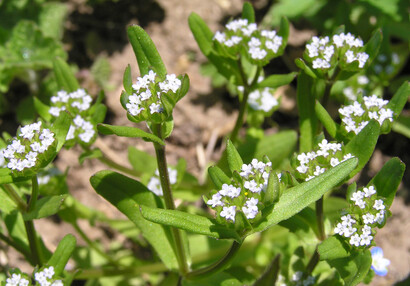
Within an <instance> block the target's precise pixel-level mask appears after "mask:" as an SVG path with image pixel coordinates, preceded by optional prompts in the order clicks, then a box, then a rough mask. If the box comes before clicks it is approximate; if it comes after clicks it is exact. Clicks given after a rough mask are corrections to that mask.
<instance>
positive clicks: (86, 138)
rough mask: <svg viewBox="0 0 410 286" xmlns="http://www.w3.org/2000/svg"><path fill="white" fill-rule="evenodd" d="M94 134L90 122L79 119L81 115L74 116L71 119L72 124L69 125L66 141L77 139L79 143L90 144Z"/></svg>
mask: <svg viewBox="0 0 410 286" xmlns="http://www.w3.org/2000/svg"><path fill="white" fill-rule="evenodd" d="M95 134H96V132H95V126H94V125H93V124H92V123H91V122H90V121H87V120H85V119H84V118H83V117H81V115H76V117H75V118H74V119H73V124H71V125H70V129H69V130H68V133H67V137H66V140H71V139H75V138H76V137H78V138H80V140H81V141H83V142H85V143H90V141H91V139H92V138H93V137H94V135H95Z"/></svg>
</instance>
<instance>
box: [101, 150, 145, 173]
mask: <svg viewBox="0 0 410 286" xmlns="http://www.w3.org/2000/svg"><path fill="white" fill-rule="evenodd" d="M98 160H99V161H100V162H101V163H104V164H105V165H107V166H108V167H110V168H113V169H116V170H118V171H120V172H122V173H124V174H126V175H130V176H133V177H138V176H139V175H140V174H138V173H137V172H136V171H135V170H133V169H131V168H127V167H125V166H123V165H120V164H118V163H116V162H114V161H113V160H111V159H110V158H108V157H107V156H106V155H105V154H104V153H103V157H101V158H98Z"/></svg>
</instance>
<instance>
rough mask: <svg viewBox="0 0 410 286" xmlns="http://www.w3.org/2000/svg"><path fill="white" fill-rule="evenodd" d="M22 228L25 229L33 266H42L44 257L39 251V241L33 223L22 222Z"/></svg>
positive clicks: (30, 221) (28, 221) (29, 221)
mask: <svg viewBox="0 0 410 286" xmlns="http://www.w3.org/2000/svg"><path fill="white" fill-rule="evenodd" d="M24 227H25V228H26V232H27V239H28V243H29V245H30V252H31V257H32V259H33V263H34V265H38V266H39V267H41V266H43V263H44V257H43V255H42V252H41V251H40V249H41V246H40V241H39V239H38V237H37V234H36V229H35V228H34V223H33V221H32V220H26V221H24Z"/></svg>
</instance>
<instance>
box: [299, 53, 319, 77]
mask: <svg viewBox="0 0 410 286" xmlns="http://www.w3.org/2000/svg"><path fill="white" fill-rule="evenodd" d="M295 64H296V66H297V67H298V68H300V69H301V70H302V71H304V72H305V73H306V74H307V75H308V76H310V77H312V78H317V75H316V73H315V72H314V71H313V70H312V69H311V68H310V67H308V66H307V65H306V63H305V62H304V61H303V60H302V59H300V58H299V59H296V60H295Z"/></svg>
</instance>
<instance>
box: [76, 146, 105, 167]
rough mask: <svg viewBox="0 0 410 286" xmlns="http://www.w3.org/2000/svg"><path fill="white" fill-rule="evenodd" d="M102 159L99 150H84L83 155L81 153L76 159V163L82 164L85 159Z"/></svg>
mask: <svg viewBox="0 0 410 286" xmlns="http://www.w3.org/2000/svg"><path fill="white" fill-rule="evenodd" d="M101 157H103V153H102V152H101V150H100V149H99V148H94V149H91V150H86V151H84V152H83V153H81V155H80V157H78V161H79V162H80V164H83V163H84V161H85V160H87V159H95V158H101Z"/></svg>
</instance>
